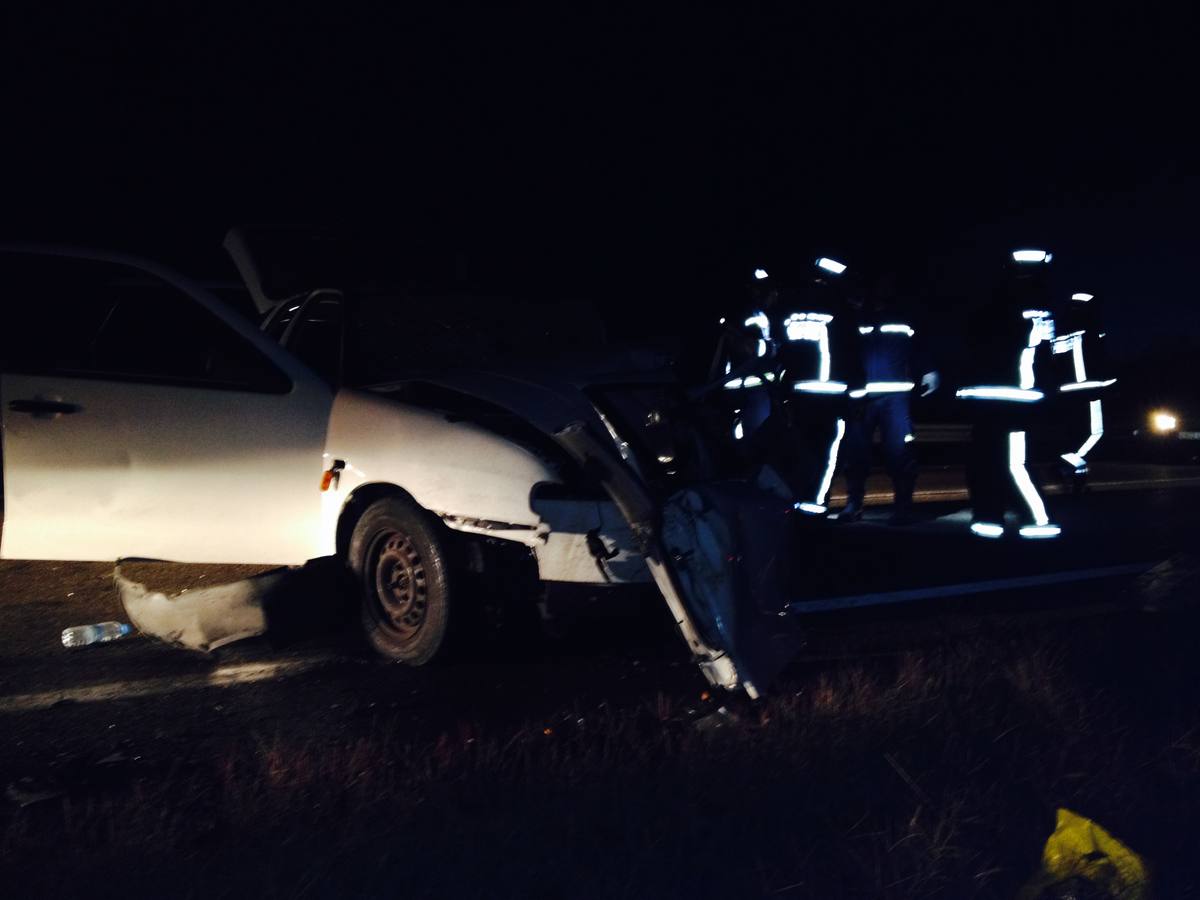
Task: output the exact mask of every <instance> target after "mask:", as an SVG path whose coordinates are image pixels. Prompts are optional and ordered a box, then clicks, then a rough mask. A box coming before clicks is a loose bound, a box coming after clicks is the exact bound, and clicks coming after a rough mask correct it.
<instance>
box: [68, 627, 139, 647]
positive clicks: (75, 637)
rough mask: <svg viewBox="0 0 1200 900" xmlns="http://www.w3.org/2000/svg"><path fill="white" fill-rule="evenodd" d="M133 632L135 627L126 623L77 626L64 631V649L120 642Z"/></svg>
mask: <svg viewBox="0 0 1200 900" xmlns="http://www.w3.org/2000/svg"><path fill="white" fill-rule="evenodd" d="M132 631H133V626H132V625H129V624H127V623H125V622H97V623H96V624H95V625H76V626H75V627H74V628H64V629H63V633H62V642H63V646H64V647H86V646H87V645H88V644H102V643H107V642H108V641H115V640H118V639H119V638H123V637H125V635H127V634H129V633H131V632H132Z"/></svg>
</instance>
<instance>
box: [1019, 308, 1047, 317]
mask: <svg viewBox="0 0 1200 900" xmlns="http://www.w3.org/2000/svg"><path fill="white" fill-rule="evenodd" d="M1021 317H1022V318H1025V319H1048V318H1050V310H1048V309H1027V310H1024V311H1023V312H1022V313H1021Z"/></svg>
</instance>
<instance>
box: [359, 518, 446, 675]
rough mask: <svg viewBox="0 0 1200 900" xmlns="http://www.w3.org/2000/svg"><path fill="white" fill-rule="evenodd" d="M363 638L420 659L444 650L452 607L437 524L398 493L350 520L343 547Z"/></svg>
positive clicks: (386, 652) (382, 650) (404, 658)
mask: <svg viewBox="0 0 1200 900" xmlns="http://www.w3.org/2000/svg"><path fill="white" fill-rule="evenodd" d="M348 558H349V562H350V566H351V568H352V570H353V572H354V575H355V578H356V581H357V587H358V594H359V605H360V608H361V621H362V627H363V633H364V635H365V637H366V639H367V643H369V644H370V645H371V647H372V648H373V649H374V650H375V651H376V652H377V653H379V654H380V655H381V656H384V657H387V658H388V659H394V660H397V661H398V662H403V663H407V664H408V665H411V666H420V665H424V664H425V663H427V662H429V661H430V660H432V659H433V658H434V657H436V656H438V655H439V654H440V653H442V652H443V651H444V648H445V644H446V639H447V636H448V634H449V631H450V625H451V621H452V618H453V613H454V610H453V608H452V600H451V598H452V595H453V591H452V584H451V583H452V577H451V573H450V564H449V560H448V554H447V544H446V541H445V539H444V536H443V534H442V533H441V525H440V523H438V522H437V520H436V519H434V518H433V517H432V516H431V515H430V514H429V513H428V512H426V511H425V510H423V509H421V508H420V507H419V506H417V505H416V504H415V503H413V502H411V501H409V500H406V499H404V498H401V497H385V498H383V499H381V500H376V501H375V502H374V503H372V504H371V505H370V506H369V507H367V509H366V511H365V512H364V513H363V515H362V517H361V518H360V519H359V520H358V522H357V523H356V524H355V526H354V532H353V534H352V535H351V537H350V546H349V552H348Z"/></svg>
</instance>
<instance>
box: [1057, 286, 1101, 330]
mask: <svg viewBox="0 0 1200 900" xmlns="http://www.w3.org/2000/svg"><path fill="white" fill-rule="evenodd" d="M1099 305H1100V301H1099V300H1097V299H1096V297H1095V296H1094V295H1092V294H1087V293H1076V294H1072V295H1071V299H1070V300H1068V301H1067V302H1066V303H1062V304H1059V314H1058V318H1059V330H1060V331H1061V332H1062V333H1064V334H1066V333H1068V332H1071V331H1092V330H1094V329H1095V328H1096V326H1097V325H1098V323H1099V319H1100V309H1099Z"/></svg>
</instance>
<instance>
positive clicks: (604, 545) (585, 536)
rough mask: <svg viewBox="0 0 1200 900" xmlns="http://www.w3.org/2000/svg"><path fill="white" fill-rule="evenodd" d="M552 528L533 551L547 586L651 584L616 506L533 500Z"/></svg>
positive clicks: (597, 503) (537, 511)
mask: <svg viewBox="0 0 1200 900" xmlns="http://www.w3.org/2000/svg"><path fill="white" fill-rule="evenodd" d="M533 508H534V511H535V512H536V513H537V514H538V515H539V516H541V519H542V521H543V522H544V523H545V526H546V528H547V529H548V530H547V531H546V532H545V534H544V535H543V541H542V543H541V544H540V545H538V546H535V547H534V548H533V552H534V556H535V557H536V559H537V563H538V577H539V578H541V580H542V581H562V582H573V583H581V584H595V583H597V576H599V580H601V581H603V582H604V583H605V584H645V583H648V582H649V581H650V580H651V577H650V571H649V570H648V569H647V568H646V561H645V560H644V559H643V558H642V554H641V552H640V551H639V549H638V547H637V544H636V542H635V541H634V537H633V532H632V531H631V530H630V528H629V525H628V524H627V523H626V522H625V520H624V519H623V518H622V517H621V514H620V513H619V512H618V511H617V508H616V506H615V505H614V504H613V503H611V502H610V501H603V500H601V501H590V502H589V501H579V500H544V499H540V498H536V499H535V500H534V501H533Z"/></svg>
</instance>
